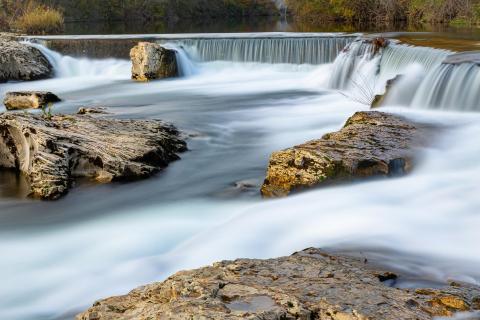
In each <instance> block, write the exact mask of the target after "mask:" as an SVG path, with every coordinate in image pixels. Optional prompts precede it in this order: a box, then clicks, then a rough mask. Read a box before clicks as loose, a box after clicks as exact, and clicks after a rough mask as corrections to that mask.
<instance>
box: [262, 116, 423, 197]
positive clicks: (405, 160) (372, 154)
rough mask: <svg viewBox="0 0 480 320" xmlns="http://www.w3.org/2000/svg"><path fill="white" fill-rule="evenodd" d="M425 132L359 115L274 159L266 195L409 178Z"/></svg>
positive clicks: (388, 119) (389, 119)
mask: <svg viewBox="0 0 480 320" xmlns="http://www.w3.org/2000/svg"><path fill="white" fill-rule="evenodd" d="M422 131H424V130H423V128H420V126H418V125H416V124H414V123H412V122H410V121H407V120H406V119H403V118H402V117H399V116H395V115H391V114H386V113H382V112H377V111H370V112H357V113H355V114H354V115H353V116H352V117H351V118H350V119H348V121H347V123H346V124H345V126H344V127H343V128H342V129H341V130H340V131H338V132H334V133H329V134H326V135H325V136H323V137H322V138H321V139H320V140H313V141H310V142H307V143H305V144H302V145H299V146H295V147H293V148H290V149H286V150H283V151H279V152H275V153H273V154H272V156H271V158H270V163H269V166H268V171H267V177H266V179H265V182H264V184H263V186H262V189H261V192H262V195H263V196H265V197H281V196H286V195H288V194H290V193H291V192H295V191H300V190H302V189H306V188H311V187H314V186H319V185H322V184H326V183H328V182H337V181H342V180H353V179H359V178H366V177H372V176H393V175H399V174H403V173H406V172H409V171H410V170H411V168H412V159H413V156H414V152H413V151H414V147H416V146H419V145H421V144H422V142H423V141H422V140H423V139H422V135H423V136H425V135H426V133H425V132H422Z"/></svg>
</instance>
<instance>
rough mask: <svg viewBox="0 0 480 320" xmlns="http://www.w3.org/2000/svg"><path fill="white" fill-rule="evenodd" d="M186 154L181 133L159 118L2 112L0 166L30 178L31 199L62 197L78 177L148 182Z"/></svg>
mask: <svg viewBox="0 0 480 320" xmlns="http://www.w3.org/2000/svg"><path fill="white" fill-rule="evenodd" d="M185 150H186V144H185V142H184V141H183V140H182V139H181V138H180V137H179V132H178V131H177V130H176V129H175V128H174V127H173V126H171V125H169V124H167V123H164V122H162V121H160V120H114V119H104V118H94V117H92V116H88V115H54V116H52V117H51V118H46V117H42V116H37V115H32V114H20V113H15V114H12V113H4V114H0V168H6V169H15V170H17V171H20V172H23V173H24V174H25V175H27V177H28V180H29V182H30V188H31V192H32V195H34V196H35V197H38V198H41V199H57V198H59V197H61V196H62V195H64V194H66V193H67V192H68V190H69V188H70V187H71V185H72V182H73V181H74V179H76V178H79V177H86V178H90V179H93V180H96V181H98V182H101V183H107V182H112V181H128V180H135V179H142V178H147V177H149V176H151V175H153V174H155V173H156V172H158V171H160V170H161V169H162V168H165V167H166V166H167V165H168V163H170V162H171V161H174V160H176V159H179V157H178V155H177V153H179V152H182V151H185Z"/></svg>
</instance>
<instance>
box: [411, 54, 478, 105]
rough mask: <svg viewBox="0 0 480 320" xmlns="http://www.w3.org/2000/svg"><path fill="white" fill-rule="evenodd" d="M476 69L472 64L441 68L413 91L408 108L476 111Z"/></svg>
mask: <svg viewBox="0 0 480 320" xmlns="http://www.w3.org/2000/svg"><path fill="white" fill-rule="evenodd" d="M478 88H480V67H479V66H478V65H477V64H475V63H468V62H466V63H461V64H441V65H439V66H437V67H436V68H435V69H434V70H433V71H432V72H430V73H429V74H428V75H427V76H426V78H425V79H424V80H423V82H422V84H421V85H420V87H419V88H418V90H417V93H416V94H415V97H414V99H413V102H412V107H418V108H432V109H448V110H463V111H480V90H478Z"/></svg>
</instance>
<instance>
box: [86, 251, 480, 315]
mask: <svg viewBox="0 0 480 320" xmlns="http://www.w3.org/2000/svg"><path fill="white" fill-rule="evenodd" d="M397 277H399V275H398V274H396V273H393V272H391V271H390V270H385V269H384V268H381V267H378V266H374V265H371V264H370V263H369V262H368V261H367V260H365V259H359V258H352V257H348V256H342V255H334V254H330V253H327V252H325V251H322V250H319V249H313V248H311V249H306V250H304V251H301V252H297V253H295V254H293V255H291V256H289V257H282V258H277V259H269V260H250V259H239V260H235V261H222V262H218V263H215V264H213V265H212V266H209V267H205V268H201V269H197V270H192V271H182V272H179V273H177V274H175V275H173V276H171V277H170V278H168V279H167V280H166V281H164V282H161V283H154V284H151V285H148V286H144V287H140V288H138V289H135V290H133V291H132V292H130V293H129V294H127V295H124V296H118V297H112V298H108V299H105V300H101V301H98V302H95V304H94V305H93V307H92V308H90V309H88V310H87V311H86V312H84V313H82V314H80V315H78V316H77V320H110V319H112V320H113V319H130V320H133V319H219V320H220V319H272V320H273V319H278V320H280V319H292V320H293V319H319V320H320V319H321V320H327V319H329V320H366V319H378V320H380V319H382V320H390V319H391V320H402V319H405V320H407V319H408V320H411V319H418V320H427V319H432V318H434V317H436V316H452V315H454V314H455V313H457V312H465V311H474V310H479V309H480V287H477V286H472V285H468V284H463V283H451V284H450V285H445V286H444V287H442V288H437V289H430V288H426V289H425V288H417V289H400V288H395V287H391V286H388V285H387V282H388V281H389V280H394V279H397Z"/></svg>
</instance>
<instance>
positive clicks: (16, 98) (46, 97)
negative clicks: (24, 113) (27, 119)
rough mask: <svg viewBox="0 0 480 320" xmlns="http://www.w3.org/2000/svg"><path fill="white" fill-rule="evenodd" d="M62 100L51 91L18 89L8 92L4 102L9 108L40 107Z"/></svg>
mask: <svg viewBox="0 0 480 320" xmlns="http://www.w3.org/2000/svg"><path fill="white" fill-rule="evenodd" d="M59 101H61V100H60V98H59V97H57V96H56V95H54V94H53V93H51V92H45V91H18V92H8V93H7V94H6V95H5V99H4V100H3V104H4V105H5V107H6V108H7V110H21V109H38V108H42V107H43V106H46V105H47V104H49V103H54V102H59Z"/></svg>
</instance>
